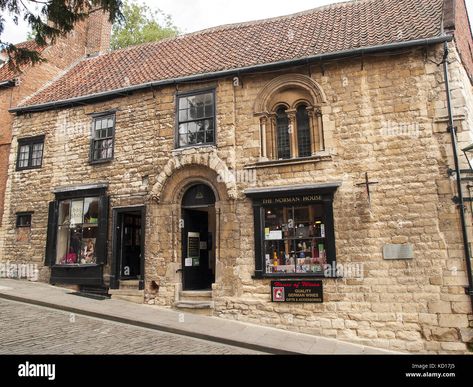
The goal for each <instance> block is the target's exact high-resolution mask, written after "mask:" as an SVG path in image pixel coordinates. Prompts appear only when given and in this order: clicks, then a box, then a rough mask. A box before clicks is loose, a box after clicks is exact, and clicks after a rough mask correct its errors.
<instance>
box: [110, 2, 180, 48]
mask: <svg viewBox="0 0 473 387" xmlns="http://www.w3.org/2000/svg"><path fill="white" fill-rule="evenodd" d="M177 34H179V29H178V28H177V27H176V26H175V25H174V22H173V20H172V18H171V16H170V15H166V14H165V13H163V11H161V10H159V9H158V10H153V9H151V8H150V7H148V6H147V5H146V4H144V3H143V4H138V3H136V2H133V1H125V3H124V6H123V19H121V20H120V21H118V22H116V23H115V24H114V25H113V29H112V44H111V46H112V49H113V50H116V49H119V48H125V47H128V46H133V45H136V44H141V43H148V42H155V41H158V40H161V39H165V38H170V37H173V36H176V35H177Z"/></svg>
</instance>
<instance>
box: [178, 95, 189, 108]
mask: <svg viewBox="0 0 473 387" xmlns="http://www.w3.org/2000/svg"><path fill="white" fill-rule="evenodd" d="M188 108H189V101H188V100H187V97H182V98H179V110H186V109H188Z"/></svg>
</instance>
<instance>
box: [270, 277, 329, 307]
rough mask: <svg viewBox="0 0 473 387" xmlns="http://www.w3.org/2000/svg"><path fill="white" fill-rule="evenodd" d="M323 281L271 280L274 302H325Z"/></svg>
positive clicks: (272, 299)
mask: <svg viewBox="0 0 473 387" xmlns="http://www.w3.org/2000/svg"><path fill="white" fill-rule="evenodd" d="M322 289H323V288H322V281H271V301H272V302H323V291H322Z"/></svg>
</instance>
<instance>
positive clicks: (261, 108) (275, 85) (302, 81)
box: [254, 74, 327, 114]
mask: <svg viewBox="0 0 473 387" xmlns="http://www.w3.org/2000/svg"><path fill="white" fill-rule="evenodd" d="M288 89H295V90H300V91H301V92H302V93H304V94H306V95H309V96H310V99H311V101H307V100H306V99H298V100H297V101H296V103H298V104H300V103H301V101H306V103H307V104H308V105H309V106H320V105H321V104H324V103H326V101H327V98H326V96H325V93H324V92H323V90H322V88H321V87H320V85H319V84H318V83H317V82H315V81H314V80H313V79H312V78H310V77H308V76H307V75H303V74H285V75H281V76H279V77H277V78H275V79H273V80H272V81H270V82H268V83H267V84H266V85H265V86H264V87H263V89H262V90H261V91H260V92H259V94H258V96H257V98H256V101H255V105H254V113H255V114H262V113H267V112H270V111H272V109H273V108H274V107H275V106H277V105H278V104H280V103H282V102H283V101H279V102H278V101H276V102H275V103H274V104H272V106H268V104H271V102H272V100H273V98H274V97H275V96H276V95H277V94H278V93H281V92H283V91H284V90H288ZM291 108H294V106H291Z"/></svg>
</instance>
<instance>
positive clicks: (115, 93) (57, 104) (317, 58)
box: [9, 35, 453, 113]
mask: <svg viewBox="0 0 473 387" xmlns="http://www.w3.org/2000/svg"><path fill="white" fill-rule="evenodd" d="M452 39H453V36H452V35H442V36H437V37H435V38H427V39H417V40H410V41H406V42H397V43H389V44H384V45H378V46H369V47H361V48H355V49H350V50H344V51H338V52H334V53H325V54H317V55H313V56H308V57H304V58H298V59H289V60H284V61H279V62H273V63H265V64H260V65H254V66H248V67H240V68H235V69H231V70H222V71H216V72H211V73H204V74H197V75H189V76H185V77H179V78H171V79H165V80H161V81H153V82H147V83H142V84H140V85H134V86H129V87H124V88H121V89H115V90H110V91H104V92H100V93H95V94H89V95H86V96H81V97H75V98H69V99H63V100H59V101H54V102H46V103H42V104H37V105H31V106H21V107H16V108H12V109H9V112H11V113H28V112H37V111H44V110H51V109H55V108H61V107H65V106H71V105H77V104H82V103H85V102H92V101H94V100H100V99H107V98H113V97H119V96H123V95H126V94H128V93H132V92H134V91H138V90H144V89H149V88H153V87H158V86H167V85H174V84H176V83H184V82H196V81H204V80H211V79H216V78H223V77H226V76H230V75H233V76H235V75H239V74H245V73H253V72H256V71H260V70H273V69H278V68H281V67H286V66H297V65H307V64H308V63H310V62H322V61H324V60H331V59H340V58H347V57H353V56H362V55H365V54H371V53H377V52H382V51H389V50H397V49H402V48H409V47H415V46H427V45H433V44H438V43H444V42H450V41H451V40H452Z"/></svg>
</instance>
